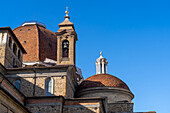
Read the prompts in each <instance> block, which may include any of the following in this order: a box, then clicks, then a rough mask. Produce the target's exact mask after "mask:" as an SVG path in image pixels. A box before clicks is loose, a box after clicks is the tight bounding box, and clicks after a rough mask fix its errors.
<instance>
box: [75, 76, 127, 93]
mask: <svg viewBox="0 0 170 113" xmlns="http://www.w3.org/2000/svg"><path fill="white" fill-rule="evenodd" d="M91 87H120V88H124V89H127V90H129V91H130V89H129V87H128V86H127V85H126V84H125V83H124V82H123V81H122V80H120V79H119V78H117V77H115V76H112V75H109V74H97V75H93V76H91V77H89V78H87V79H86V80H84V81H83V82H82V83H81V84H80V85H79V86H78V90H81V89H86V88H91Z"/></svg>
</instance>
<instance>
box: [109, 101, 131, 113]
mask: <svg viewBox="0 0 170 113" xmlns="http://www.w3.org/2000/svg"><path fill="white" fill-rule="evenodd" d="M122 112H125V113H133V103H108V113H122Z"/></svg>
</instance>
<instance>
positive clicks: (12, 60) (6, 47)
mask: <svg viewBox="0 0 170 113" xmlns="http://www.w3.org/2000/svg"><path fill="white" fill-rule="evenodd" d="M2 34H3V35H2ZM9 38H10V39H11V40H10V41H11V42H10V43H11V44H9ZM2 39H3V41H2ZM0 40H1V41H0V62H1V63H2V65H4V66H5V67H6V68H12V67H14V66H15V67H21V66H22V51H21V48H19V46H18V44H17V43H16V42H15V40H14V37H12V35H11V34H10V32H9V31H8V30H2V31H0ZM14 44H15V45H16V53H14V52H13V49H14V48H13V45H14ZM18 51H20V58H19V56H18Z"/></svg>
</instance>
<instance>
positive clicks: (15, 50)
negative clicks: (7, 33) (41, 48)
mask: <svg viewBox="0 0 170 113" xmlns="http://www.w3.org/2000/svg"><path fill="white" fill-rule="evenodd" d="M16 52H17V46H16V44H15V43H14V44H13V53H14V54H15V55H16Z"/></svg>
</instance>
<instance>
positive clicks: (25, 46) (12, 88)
mask: <svg viewBox="0 0 170 113" xmlns="http://www.w3.org/2000/svg"><path fill="white" fill-rule="evenodd" d="M69 18H70V17H69V16H68V10H67V11H66V16H65V20H64V21H63V22H62V23H60V24H59V30H58V31H57V32H56V33H53V32H52V31H50V30H48V29H46V27H45V25H44V24H42V23H40V22H37V21H31V22H30V21H29V22H24V23H23V24H22V25H21V26H20V27H17V28H15V29H14V30H13V31H12V30H11V29H10V28H9V27H8V28H0V44H1V45H0V55H1V56H0V108H1V109H0V112H1V113H135V112H133V103H132V102H131V101H132V99H133V98H134V95H133V93H132V92H131V90H130V88H129V87H128V86H127V85H126V84H125V83H124V82H123V81H122V80H120V79H119V78H117V77H115V76H112V75H110V74H107V63H108V62H107V59H106V58H104V57H103V56H102V53H101V55H100V57H99V58H98V59H97V61H96V75H93V76H91V77H89V78H87V79H86V80H83V76H82V74H81V70H80V69H79V68H78V67H76V58H75V52H76V48H75V45H76V41H77V40H78V39H77V34H76V31H75V28H74V25H73V23H71V22H70V21H69ZM11 40H12V41H11ZM13 45H16V47H13ZM26 53H27V54H26ZM13 58H15V59H16V60H15V61H16V63H15V64H16V66H14V65H13V62H12V61H10V60H11V59H13ZM141 113H144V112H141ZM147 113H156V112H154V111H151V112H147Z"/></svg>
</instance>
